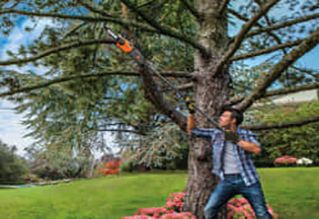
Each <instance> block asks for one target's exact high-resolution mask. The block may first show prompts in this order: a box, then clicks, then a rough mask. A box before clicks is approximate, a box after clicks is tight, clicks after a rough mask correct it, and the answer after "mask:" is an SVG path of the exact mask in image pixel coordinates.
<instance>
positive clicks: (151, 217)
mask: <svg viewBox="0 0 319 219" xmlns="http://www.w3.org/2000/svg"><path fill="white" fill-rule="evenodd" d="M184 196H185V193H184V192H175V193H172V194H170V195H169V196H168V198H167V201H166V204H165V205H164V207H158V208H140V209H138V210H137V211H136V212H135V214H134V216H124V217H122V219H196V217H195V216H194V215H192V213H190V212H182V208H183V204H184V200H183V199H184Z"/></svg>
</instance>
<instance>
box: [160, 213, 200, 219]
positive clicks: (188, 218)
mask: <svg viewBox="0 0 319 219" xmlns="http://www.w3.org/2000/svg"><path fill="white" fill-rule="evenodd" d="M160 219H196V217H195V216H194V215H193V214H192V213H190V212H181V213H177V212H174V213H169V214H164V215H163V216H162V217H160Z"/></svg>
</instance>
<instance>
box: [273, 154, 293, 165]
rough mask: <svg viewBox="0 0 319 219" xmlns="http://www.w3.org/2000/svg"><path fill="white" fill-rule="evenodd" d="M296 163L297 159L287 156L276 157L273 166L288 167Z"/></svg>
mask: <svg viewBox="0 0 319 219" xmlns="http://www.w3.org/2000/svg"><path fill="white" fill-rule="evenodd" d="M296 163H297V158H295V157H293V156H288V155H285V156H282V157H278V158H276V159H275V161H274V164H277V165H289V164H296Z"/></svg>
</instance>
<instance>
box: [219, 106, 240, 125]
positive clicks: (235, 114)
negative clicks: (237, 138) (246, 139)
mask: <svg viewBox="0 0 319 219" xmlns="http://www.w3.org/2000/svg"><path fill="white" fill-rule="evenodd" d="M226 111H227V112H231V115H232V117H233V118H235V119H236V125H237V126H238V125H240V124H241V123H242V122H243V120H244V114H243V113H242V112H241V111H240V110H238V109H235V108H232V107H224V108H223V109H222V111H221V114H223V113H224V112H226Z"/></svg>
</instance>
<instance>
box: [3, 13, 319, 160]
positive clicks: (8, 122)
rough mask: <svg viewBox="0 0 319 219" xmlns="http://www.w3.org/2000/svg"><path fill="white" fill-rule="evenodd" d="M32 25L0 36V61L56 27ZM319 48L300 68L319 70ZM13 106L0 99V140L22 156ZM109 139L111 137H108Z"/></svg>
mask: <svg viewBox="0 0 319 219" xmlns="http://www.w3.org/2000/svg"><path fill="white" fill-rule="evenodd" d="M30 25H32V23H31V22H30V20H28V19H26V18H25V17H20V18H19V19H18V20H17V22H16V27H15V28H14V29H13V31H12V33H11V35H10V37H7V38H4V37H1V36H0V60H1V61H3V60H7V59H8V58H9V57H8V56H7V54H6V51H7V50H9V51H12V52H15V51H17V50H18V48H19V45H21V44H23V45H27V44H29V43H30V42H32V41H33V40H35V39H37V38H38V37H39V35H40V33H41V32H42V30H43V29H44V28H45V26H46V25H50V26H53V25H57V24H56V23H54V22H53V21H52V20H50V19H43V18H42V19H39V21H38V22H37V25H36V27H35V29H34V31H32V32H31V33H29V32H28V33H26V32H24V28H25V27H26V26H30ZM318 57H319V46H317V47H316V48H315V49H313V50H312V51H311V52H309V53H308V54H306V55H305V56H304V57H303V58H302V59H301V60H299V61H298V65H299V66H300V67H307V68H313V69H317V70H319V62H318ZM261 59H262V58H257V59H254V60H250V61H249V62H248V63H249V64H251V65H253V64H255V63H257V62H259V61H260V60H261ZM8 69H13V70H17V71H20V72H25V71H27V70H33V71H34V72H36V73H37V74H41V73H44V72H45V71H46V68H44V67H34V66H32V65H26V66H23V67H17V66H10V67H8ZM13 108H14V105H13V103H11V102H9V101H5V100H3V99H0V139H1V140H2V141H3V142H4V143H6V144H8V145H15V146H17V149H18V150H17V153H18V154H19V155H24V150H23V149H24V148H25V147H28V146H29V145H30V144H32V142H33V141H34V139H32V138H25V137H23V136H24V135H25V134H27V133H28V131H27V130H26V128H25V127H24V126H23V125H22V124H21V122H22V119H23V115H21V114H16V113H15V111H14V110H13ZM108 138H111V136H108Z"/></svg>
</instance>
